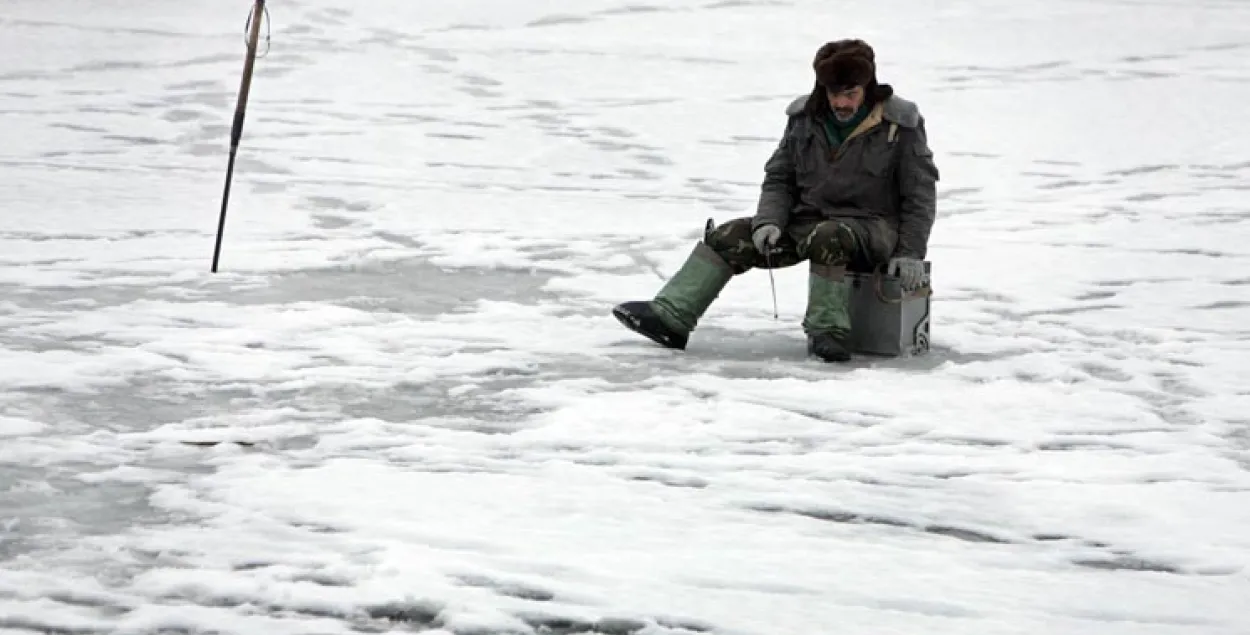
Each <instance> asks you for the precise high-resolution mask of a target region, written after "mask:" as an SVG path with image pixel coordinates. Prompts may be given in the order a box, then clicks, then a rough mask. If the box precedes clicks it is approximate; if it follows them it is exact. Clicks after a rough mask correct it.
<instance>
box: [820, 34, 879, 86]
mask: <svg viewBox="0 0 1250 635" xmlns="http://www.w3.org/2000/svg"><path fill="white" fill-rule="evenodd" d="M812 69H813V70H815V71H816V83H818V84H820V85H821V86H823V87H825V88H832V89H834V90H844V89H847V88H851V87H853V86H870V85H872V84H875V83H876V81H877V64H876V55H875V53H874V52H873V50H872V47H871V46H869V45H868V43H866V42H864V41H863V40H838V41H836V42H828V43H826V44H825V45H824V46H821V47H820V50H818V51H816V58H815V59H814V60H812Z"/></svg>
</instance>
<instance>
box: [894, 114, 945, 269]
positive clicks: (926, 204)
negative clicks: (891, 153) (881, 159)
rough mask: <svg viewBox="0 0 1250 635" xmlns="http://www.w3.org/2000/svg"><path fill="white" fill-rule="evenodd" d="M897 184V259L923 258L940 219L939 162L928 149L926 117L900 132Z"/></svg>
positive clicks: (895, 254)
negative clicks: (935, 221)
mask: <svg viewBox="0 0 1250 635" xmlns="http://www.w3.org/2000/svg"><path fill="white" fill-rule="evenodd" d="M899 143H900V145H901V146H902V147H900V148H899V151H900V152H901V156H900V158H899V169H898V186H899V221H898V246H897V247H895V249H894V256H895V257H896V258H917V259H921V260H923V259H924V257H925V254H926V253H927V251H928V246H929V232H930V231H931V230H932V229H933V222H934V220H935V219H936V218H937V181H938V179H939V174H938V169H937V165H936V164H935V163H934V162H933V151H932V150H931V149H929V142H928V135H927V134H926V133H925V129H924V119H923V118H922V119H921V120H920V122H919V124H918V125H917V126H916V127H915V128H912V129H904V130H903V131H900V134H899Z"/></svg>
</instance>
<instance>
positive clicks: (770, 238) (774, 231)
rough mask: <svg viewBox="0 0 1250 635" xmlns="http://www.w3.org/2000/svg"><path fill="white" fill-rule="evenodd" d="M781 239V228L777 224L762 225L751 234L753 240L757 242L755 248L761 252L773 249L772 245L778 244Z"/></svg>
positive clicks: (764, 252)
mask: <svg viewBox="0 0 1250 635" xmlns="http://www.w3.org/2000/svg"><path fill="white" fill-rule="evenodd" d="M778 240H781V229H780V228H779V227H777V226H776V225H761V226H760V228H759V229H757V230H755V233H753V234H751V241H752V242H754V243H755V250H756V251H758V252H760V253H761V254H766V253H769V252H771V251H772V247H776V246H777V241H778Z"/></svg>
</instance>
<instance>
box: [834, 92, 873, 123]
mask: <svg viewBox="0 0 1250 635" xmlns="http://www.w3.org/2000/svg"><path fill="white" fill-rule="evenodd" d="M825 95H826V96H828V98H829V108H831V109H832V110H833V116H834V117H837V119H838V121H850V120H851V118H852V117H854V116H855V111H857V110H859V107H860V106H862V105H863V104H864V87H863V86H855V87H853V88H847V89H842V90H835V89H832V88H827V89H825Z"/></svg>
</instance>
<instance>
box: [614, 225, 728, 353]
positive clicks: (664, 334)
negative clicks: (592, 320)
mask: <svg viewBox="0 0 1250 635" xmlns="http://www.w3.org/2000/svg"><path fill="white" fill-rule="evenodd" d="M732 277H733V270H732V269H730V268H729V264H728V263H726V262H725V260H724V259H723V258H721V257H720V256H719V255H717V253H716V252H715V251H713V250H712V248H711V247H708V246H707V245H706V244H705V243H702V242H700V243H699V244H697V245H695V247H694V250H692V251H691V252H690V255H689V256H688V257H687V258H686V262H685V263H683V264H682V266H681V268H680V269H678V270H677V273H675V274H673V277H672V278H669V280H668V282H667V283H665V284H664V286H663V287H662V288H661V289H660V291H659V292H658V293H656V295H655V298H654V299H652V300H651V301H649V302H639V301H634V302H625V303H623V304H619V305H617V306H616V307H615V308H614V309H613V310H612V312H613V314H614V315H615V316H616V318H617V319H618V320H620V322H621V323H622V324H624V325H625V326H626V327H628V328H630V329H631V330H633V331H635V332H638V333H641V334H642V335H645V336H647V337H649V338H651V339H652V340H654V341H655V342H657V343H659V344H662V345H664V346H667V347H669V348H676V349H685V348H686V342H687V340H688V339H689V337H690V332H691V331H693V330H694V327H695V325H696V324H698V322H699V318H701V317H703V313H704V312H706V311H707V309H708V307H709V306H711V305H712V302H713V301H714V300H715V299H716V297H717V296H718V295H720V292H721V290H722V289H724V288H725V285H726V284H728V283H729V280H730V278H732Z"/></svg>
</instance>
